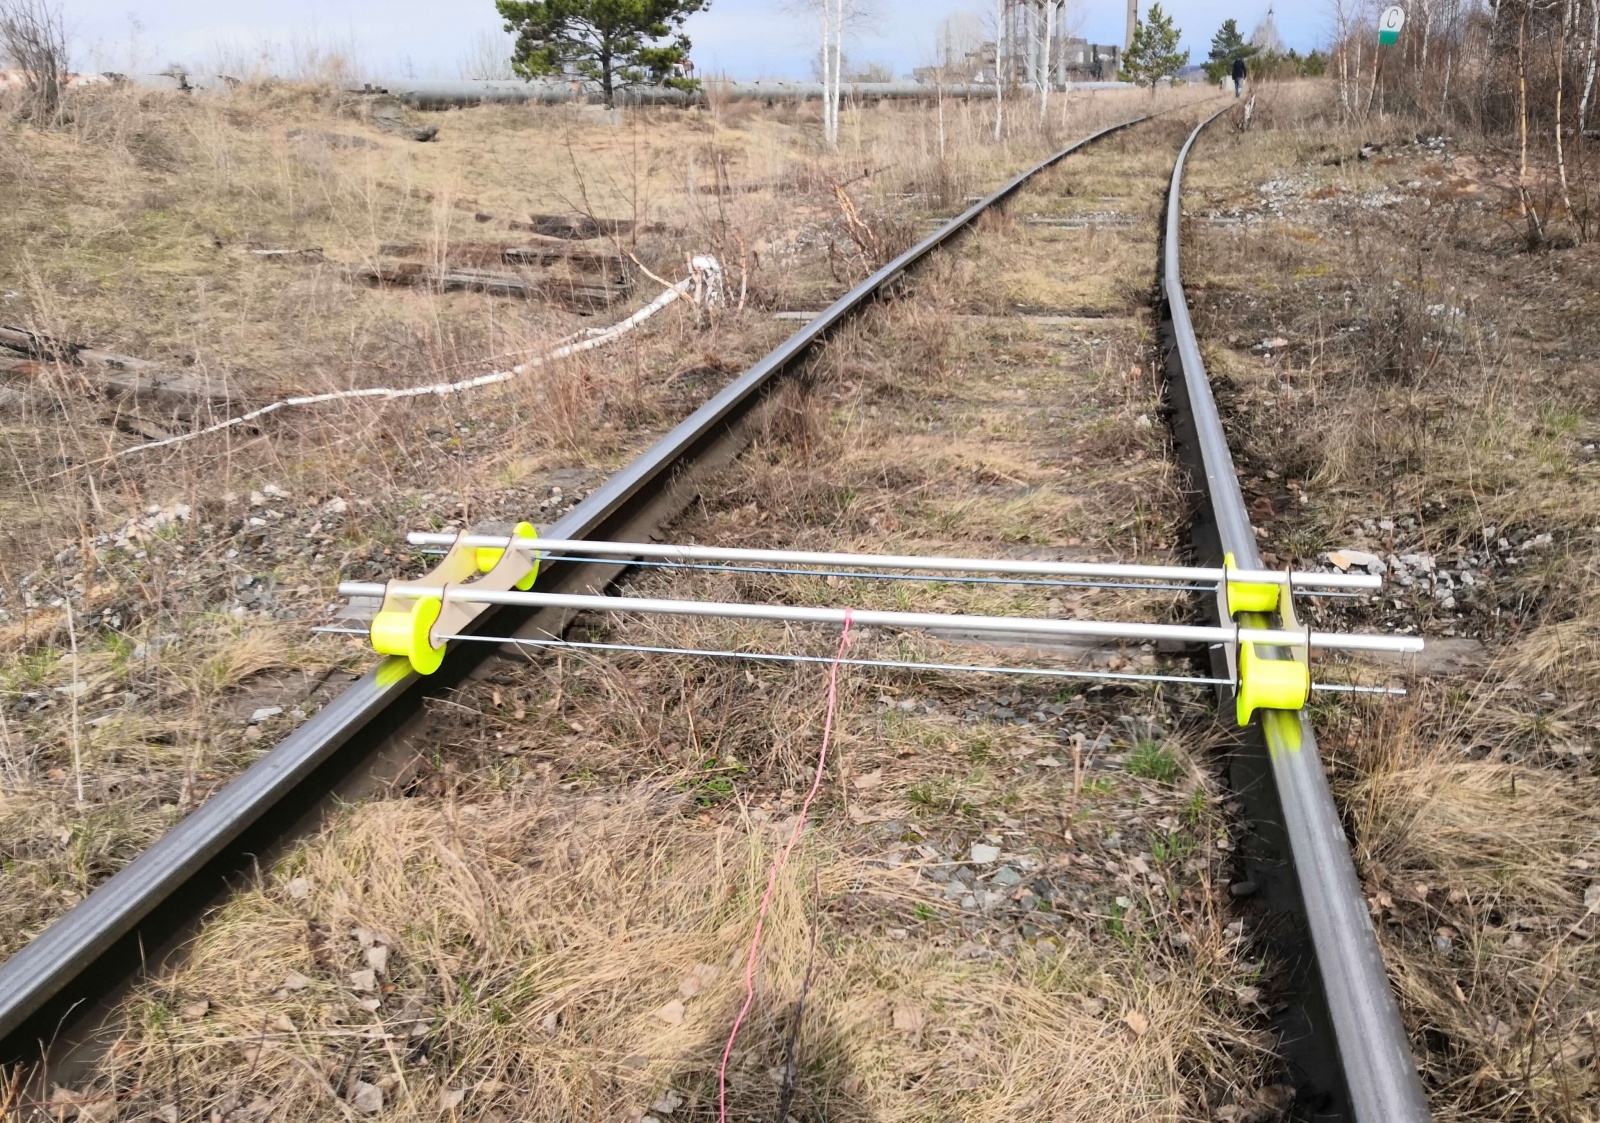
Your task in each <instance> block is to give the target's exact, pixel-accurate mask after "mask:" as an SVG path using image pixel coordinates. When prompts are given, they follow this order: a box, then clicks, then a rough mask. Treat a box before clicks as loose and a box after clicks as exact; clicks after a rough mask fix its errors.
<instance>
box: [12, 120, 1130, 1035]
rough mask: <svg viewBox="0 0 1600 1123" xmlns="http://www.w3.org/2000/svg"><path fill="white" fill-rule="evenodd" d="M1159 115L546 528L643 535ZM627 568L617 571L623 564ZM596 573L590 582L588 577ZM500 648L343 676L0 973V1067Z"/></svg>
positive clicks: (79, 1006) (566, 578)
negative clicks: (855, 350) (831, 374)
mask: <svg viewBox="0 0 1600 1123" xmlns="http://www.w3.org/2000/svg"><path fill="white" fill-rule="evenodd" d="M1158 115H1159V114H1145V115H1142V116H1139V117H1135V118H1132V119H1130V120H1127V121H1122V122H1119V123H1118V124H1115V125H1110V126H1107V127H1106V128H1103V129H1100V130H1098V131H1096V132H1094V133H1091V134H1089V135H1088V136H1085V137H1083V138H1081V139H1080V140H1077V141H1075V142H1074V143H1072V144H1069V145H1067V146H1066V147H1065V148H1063V149H1061V150H1060V151H1059V152H1056V153H1055V154H1054V155H1052V156H1049V157H1047V158H1046V159H1044V160H1041V161H1040V162H1039V163H1037V164H1035V165H1034V166H1033V167H1031V168H1029V169H1027V170H1026V171H1024V172H1022V173H1021V174H1019V175H1017V176H1015V177H1014V178H1013V179H1011V180H1010V181H1009V182H1007V183H1006V184H1005V185H1004V186H1002V187H1000V188H999V189H998V190H996V191H994V192H992V193H991V194H989V195H987V196H985V197H984V198H983V199H981V200H979V201H978V202H977V203H975V204H973V205H972V206H971V207H969V208H967V210H965V211H963V212H962V213H961V214H960V215H959V216H957V217H956V218H954V219H952V220H950V221H949V222H948V223H946V224H945V225H943V226H941V227H940V228H939V229H938V230H936V231H934V232H933V233H932V234H930V235H928V236H927V237H926V238H924V239H922V241H920V242H918V243H917V244H916V245H915V246H913V247H911V248H910V249H908V250H906V251H905V252H904V253H902V254H901V255H900V256H898V257H896V258H895V259H894V260H893V261H891V262H889V263H888V264H887V265H885V266H883V267H882V268H881V269H879V270H878V271H877V272H875V273H873V274H872V275H871V276H870V277H868V278H867V279H866V280H864V281H862V282H861V283H860V284H858V285H856V286H855V287H854V288H852V289H851V290H850V291H849V292H847V293H846V294H845V295H843V296H842V297H840V298H839V299H838V300H836V301H834V303H833V304H832V305H830V306H829V307H828V309H827V310H826V311H824V312H823V313H822V314H821V315H819V316H817V317H816V318H814V319H813V320H811V321H810V322H809V323H807V324H806V325H805V326H804V327H802V328H801V329H800V330H799V331H797V332H795V333H794V334H793V335H791V336H790V337H789V338H788V339H786V340H785V341H784V342H783V343H781V344H779V345H778V346H777V347H776V348H774V349H773V350H772V351H771V352H770V353H768V354H767V355H766V357H764V358H762V359H761V360H760V361H758V362H757V363H756V364H755V365H754V366H752V367H751V368H750V369H749V370H747V371H745V372H744V373H743V374H742V375H740V376H739V377H738V378H737V379H735V380H734V381H733V382H732V383H730V384H729V385H728V386H726V387H724V388H723V389H722V390H721V391H720V392H719V393H718V394H716V395H715V396H714V397H713V398H711V400H710V401H708V402H706V403H705V404H704V405H703V406H701V407H700V408H699V409H697V410H695V412H694V413H693V414H691V415H690V416H689V417H688V418H686V419H685V420H684V421H682V422H680V423H679V424H678V425H677V426H676V427H674V428H673V429H672V430H671V431H670V432H668V433H667V434H666V436H664V437H662V438H661V439H660V440H659V441H657V442H656V443H655V445H653V446H652V447H651V448H650V449H649V450H648V451H646V452H645V453H644V454H643V455H642V456H640V457H639V458H638V459H637V460H635V461H634V462H633V463H631V464H629V465H628V466H627V467H625V468H623V469H622V470H621V471H620V472H618V473H617V474H616V475H614V476H612V477H611V478H610V479H609V480H607V481H606V482H605V484H603V485H602V486H601V487H599V488H598V489H596V490H595V491H594V492H593V493H592V494H590V495H589V496H588V498H586V499H585V500H584V501H583V502H582V503H580V504H579V505H578V506H577V507H575V508H573V509H572V510H571V511H570V512H568V513H567V515H565V516H564V517H563V518H562V519H560V520H559V521H558V522H556V523H555V524H554V525H553V526H551V527H550V528H549V534H550V536H551V537H553V538H558V539H578V538H609V539H625V538H634V537H646V536H647V535H648V533H649V530H650V528H651V526H652V525H653V524H654V521H655V520H657V519H658V518H659V517H660V515H661V512H662V510H663V506H662V505H663V504H664V503H667V502H670V501H671V500H670V498H666V497H668V496H670V494H671V493H672V491H673V488H674V485H675V483H676V481H677V479H678V477H679V475H680V473H684V472H687V471H689V470H690V469H691V468H693V467H695V466H696V465H697V463H698V462H701V461H706V462H709V461H711V460H714V459H715V457H716V456H718V455H721V454H723V453H724V452H725V450H726V449H727V447H728V442H729V441H730V440H732V439H736V436H735V434H736V430H737V427H738V426H739V425H740V423H741V422H742V421H743V420H744V419H745V418H746V417H747V416H748V415H749V414H750V413H751V411H752V410H754V409H755V408H756V407H757V406H758V405H759V404H760V403H761V402H762V401H763V400H764V399H765V397H766V394H767V393H768V392H769V391H770V390H771V389H772V387H773V386H774V385H775V384H776V383H777V382H778V381H779V379H780V377H781V376H782V375H784V374H786V373H788V372H789V371H791V370H793V369H794V368H795V366H796V365H797V364H798V362H799V361H800V360H801V359H802V358H803V357H804V356H805V355H806V354H807V353H808V352H809V351H810V350H811V348H812V347H813V346H814V345H815V344H817V343H818V342H820V341H821V340H823V339H824V338H825V337H826V336H827V335H829V334H830V333H831V332H832V331H833V330H834V329H835V328H836V327H838V326H839V325H840V324H841V323H842V322H844V321H845V320H846V319H848V318H850V317H851V316H853V315H855V314H856V313H858V312H859V311H861V310H862V309H863V308H865V307H866V306H867V305H869V304H870V303H871V302H872V301H873V300H875V299H877V298H878V297H879V296H880V295H882V294H883V293H884V292H885V291H886V290H887V289H888V288H889V287H890V286H891V285H892V284H893V283H894V282H895V281H896V280H897V279H898V278H899V277H900V276H901V275H902V274H903V273H904V272H905V271H906V270H908V269H910V268H911V267H912V266H914V265H916V264H917V263H918V262H919V261H921V260H922V259H923V258H925V257H926V256H927V255H928V254H930V253H932V252H933V251H934V250H936V249H938V248H939V247H940V246H943V245H944V244H945V243H947V242H949V241H951V240H952V239H953V238H955V237H956V236H957V235H959V234H960V233H961V232H962V231H964V230H965V229H966V228H967V227H969V226H971V225H972V223H973V222H974V221H976V220H977V218H978V217H979V216H980V215H982V214H983V213H984V212H985V211H987V210H988V209H989V208H990V207H993V206H995V205H996V204H999V203H1002V202H1004V201H1005V200H1007V199H1009V198H1010V197H1011V196H1012V195H1013V194H1015V193H1016V192H1017V191H1018V190H1019V189H1020V188H1021V187H1022V186H1023V185H1024V184H1026V183H1027V182H1028V181H1029V180H1030V179H1032V178H1033V177H1034V176H1035V175H1037V174H1039V173H1040V172H1042V171H1045V170H1046V169H1048V168H1051V167H1053V166H1054V165H1055V164H1057V163H1058V162H1060V161H1061V160H1063V159H1065V158H1066V157H1067V156H1069V155H1071V154H1072V153H1073V152H1076V151H1078V150H1079V149H1081V148H1084V147H1086V146H1088V145H1090V144H1093V143H1094V142H1095V141H1097V140H1100V139H1102V138H1103V137H1106V136H1109V135H1111V134H1113V133H1116V132H1118V131H1120V130H1122V129H1125V128H1127V127H1129V126H1131V125H1134V124H1138V123H1139V122H1141V121H1146V120H1149V119H1150V118H1151V117H1154V116H1158ZM624 564H625V563H624ZM621 567H622V566H621V565H619V563H615V562H596V563H574V562H561V563H555V564H552V565H550V566H547V567H546V568H545V569H544V570H541V573H540V577H539V580H538V582H537V584H536V585H535V588H536V589H541V590H553V591H561V590H563V589H565V588H572V587H574V586H576V587H579V588H582V587H590V586H595V585H596V583H597V582H598V585H599V586H604V585H605V584H607V583H608V582H609V580H610V579H611V577H612V576H614V575H615V574H616V573H617V572H618V571H619V569H620V568H621ZM597 575H598V576H597ZM529 618H530V613H529V611H528V610H527V609H518V608H514V607H506V608H502V609H500V610H498V611H495V612H492V613H485V614H484V615H483V616H481V617H479V618H478V620H477V621H475V622H474V623H475V625H476V627H475V628H474V630H475V631H478V632H480V633H481V634H488V635H516V634H517V630H518V629H519V628H521V627H522V626H523V625H525V624H526V623H527V621H528V620H529ZM494 653H495V648H494V647H493V646H491V645H489V644H482V643H455V644H452V646H451V650H450V652H449V654H448V655H447V657H446V660H445V663H444V665H443V667H442V668H441V669H440V670H439V671H438V672H436V673H435V674H433V675H432V676H429V678H428V679H426V680H423V679H420V678H419V677H418V676H417V675H415V674H413V673H412V672H411V670H410V668H409V665H408V664H407V663H406V661H405V660H404V659H396V658H390V659H386V660H385V661H384V662H383V663H380V664H379V665H378V666H377V667H376V668H374V669H373V670H372V671H370V672H368V673H367V674H366V675H364V676H363V677H361V678H360V679H358V680H356V681H355V682H353V683H351V684H350V685H349V686H348V687H346V688H345V689H344V691H343V692H341V693H340V694H339V695H338V696H337V697H336V698H334V699H333V700H332V701H331V702H330V703H329V704H328V705H327V706H326V707H324V708H323V709H322V710H320V711H318V712H317V713H316V714H315V715H313V716H312V717H311V718H310V719H309V720H308V721H306V722H305V723H304V724H303V725H301V726H300V727H299V728H298V729H296V730H295V731H294V732H293V733H291V734H289V736H287V737H286V738H284V740H283V741H281V742H279V744H278V745H277V746H276V747H275V748H273V749H272V750H271V751H270V752H269V753H267V755H266V756H264V757H262V758H261V759H260V760H259V761H257V762H256V763H255V764H253V765H252V766H251V767H250V768H248V769H247V770H246V771H245V772H244V773H243V774H241V775H240V776H239V777H237V778H236V779H235V780H234V781H233V782H232V783H230V784H229V785H228V786H227V787H225V788H223V789H222V790H221V791H219V792H218V793H217V794H215V795H214V796H212V797H211V798H210V799H209V800H207V801H206V802H205V803H204V804H202V805H201V807H200V808H199V809H198V810H196V811H195V812H194V813H193V814H191V815H190V816H189V817H188V818H186V819H184V820H183V821H182V822H181V823H179V824H178V825H177V826H175V827H173V828H172V830H170V831H169V832H167V834H166V835H164V836H163V837H162V838H160V839H159V840H157V841H156V842H155V843H154V844H153V845H152V846H151V847H150V848H149V849H148V850H146V851H145V852H144V853H143V854H141V855H140V856H139V857H138V858H136V859H134V860H133V861H132V862H130V863H129V864H128V865H127V866H125V867H124V868H123V869H122V870H120V871H118V872H117V873H116V874H115V875H114V876H112V877H111V878H110V879H109V880H107V881H106V882H105V883H104V884H103V885H101V886H100V887H99V888H97V889H96V890H94V891H93V892H92V893H90V894H89V896H88V897H87V898H85V899H84V900H83V901H82V902H81V903H80V904H78V905H77V906H76V907H75V908H73V909H72V911H70V912H69V913H67V914H66V915H65V916H63V917H61V918H60V919H59V920H57V921H56V922H55V923H54V924H52V925H51V926H50V927H49V928H47V929H46V930H45V931H44V932H43V933H41V934H40V935H39V936H38V937H36V938H35V939H34V940H33V941H32V942H30V943H29V944H27V945H26V946H25V947H23V948H22V949H21V950H20V951H18V952H17V953H16V954H15V955H13V956H12V957H11V958H10V959H8V960H7V961H6V962H5V963H3V964H0V1064H8V1063H12V1062H17V1061H24V1062H26V1061H32V1060H37V1059H38V1058H40V1057H41V1055H43V1054H44V1053H49V1052H52V1051H54V1052H60V1051H61V1049H62V1048H63V1046H57V1045H52V1044H51V1043H52V1042H57V1041H58V1039H59V1040H60V1041H62V1042H65V1046H64V1047H65V1048H69V1049H70V1048H72V1047H73V1046H75V1045H77V1044H79V1043H80V1042H79V1041H78V1036H79V1035H80V1034H81V1027H82V1026H83V1025H84V1024H85V1023H87V1022H89V1021H91V1020H92V1019H93V1018H94V1017H95V1016H96V1015H97V1012H98V1010H99V1009H100V1007H101V1005H102V1004H103V1003H104V1002H105V1001H107V999H108V997H109V996H111V995H113V994H115V993H116V992H117V990H118V989H119V988H120V987H121V986H122V985H124V984H125V983H126V981H127V980H128V979H130V978H133V977H135V976H136V975H138V974H139V973H140V972H141V971H142V970H145V969H146V968H147V967H148V966H149V965H151V964H158V963H159V962H160V960H161V957H162V954H164V952H165V951H167V950H170V949H171V948H172V947H173V945H174V944H175V943H177V942H178V941H180V940H181V939H182V937H183V936H184V935H185V933H187V932H188V931H190V930H192V925H193V924H194V922H195V920H196V919H197V918H198V916H199V915H200V914H201V912H202V911H203V910H204V909H205V908H206V907H207V906H209V905H210V904H211V903H212V902H214V901H215V900H216V899H217V897H218V896H219V895H220V894H221V893H223V892H225V891H226V890H227V888H228V886H229V885H230V883H231V882H232V881H233V880H234V879H236V878H238V877H239V876H240V875H241V874H245V875H247V874H248V873H249V872H250V871H251V870H253V869H255V868H256V866H257V864H258V862H259V860H260V858H261V856H262V855H264V854H268V853H270V852H271V851H272V850H273V849H274V848H275V847H277V846H278V845H280V844H281V843H282V841H283V840H284V839H286V838H291V837H293V836H294V835H295V834H296V833H297V832H299V831H301V830H303V829H304V824H305V821H306V819H307V818H308V817H314V816H316V815H317V814H318V811H319V808H320V807H321V806H322V805H323V803H324V801H325V800H326V799H327V797H328V796H329V795H330V793H338V792H339V791H340V789H341V786H342V785H344V784H346V783H347V782H349V780H350V778H351V777H352V776H354V775H356V774H358V773H359V772H361V771H362V770H363V769H364V768H367V767H368V762H369V761H370V760H371V759H372V758H373V757H374V756H375V755H376V754H378V753H379V752H380V750H383V749H385V748H387V747H390V746H391V745H392V744H393V743H394V742H396V741H403V739H404V737H405V736H406V732H407V729H408V727H409V726H410V724H411V723H412V722H413V721H415V720H416V719H417V718H418V717H419V715H420V714H421V712H422V704H423V701H424V699H425V698H426V697H428V696H430V695H438V694H441V693H444V692H446V691H448V690H450V689H451V688H452V687H454V686H455V685H457V684H458V683H460V682H461V681H463V680H464V679H466V678H468V677H469V676H471V675H472V674H473V672H474V671H475V670H476V669H477V668H478V667H479V665H480V664H482V663H484V662H485V661H487V660H488V659H490V658H491V657H493V655H494Z"/></svg>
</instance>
